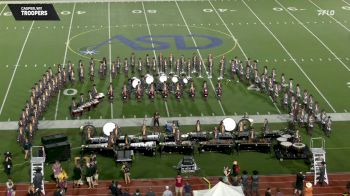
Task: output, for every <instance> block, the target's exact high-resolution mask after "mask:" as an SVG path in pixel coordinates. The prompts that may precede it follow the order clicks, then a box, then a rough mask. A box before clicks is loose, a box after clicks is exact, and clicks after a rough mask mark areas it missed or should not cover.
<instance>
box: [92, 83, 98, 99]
mask: <svg viewBox="0 0 350 196" xmlns="http://www.w3.org/2000/svg"><path fill="white" fill-rule="evenodd" d="M91 93H92V97H93V98H95V97H96V96H97V88H96V84H93V85H92V90H91Z"/></svg>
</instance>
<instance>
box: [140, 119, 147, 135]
mask: <svg viewBox="0 0 350 196" xmlns="http://www.w3.org/2000/svg"><path fill="white" fill-rule="evenodd" d="M141 135H142V137H147V126H146V124H145V121H143V124H142V127H141Z"/></svg>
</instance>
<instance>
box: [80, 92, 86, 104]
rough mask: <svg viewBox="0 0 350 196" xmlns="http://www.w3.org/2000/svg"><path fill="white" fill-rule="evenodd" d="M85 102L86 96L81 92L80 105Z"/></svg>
mask: <svg viewBox="0 0 350 196" xmlns="http://www.w3.org/2000/svg"><path fill="white" fill-rule="evenodd" d="M84 103H85V98H84V94H83V93H80V97H79V106H81V105H83V104H84Z"/></svg>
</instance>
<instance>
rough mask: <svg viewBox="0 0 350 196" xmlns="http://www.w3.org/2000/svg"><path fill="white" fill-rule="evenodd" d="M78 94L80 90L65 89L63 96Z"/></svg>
mask: <svg viewBox="0 0 350 196" xmlns="http://www.w3.org/2000/svg"><path fill="white" fill-rule="evenodd" d="M77 93H78V90H77V89H75V88H67V89H64V91H63V94H64V95H67V96H73V95H76V94H77Z"/></svg>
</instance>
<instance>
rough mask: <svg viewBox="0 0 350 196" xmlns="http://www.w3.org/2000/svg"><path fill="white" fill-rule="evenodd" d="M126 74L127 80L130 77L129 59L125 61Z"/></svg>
mask: <svg viewBox="0 0 350 196" xmlns="http://www.w3.org/2000/svg"><path fill="white" fill-rule="evenodd" d="M124 74H125V77H126V78H127V77H128V75H129V63H128V58H125V59H124Z"/></svg>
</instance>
